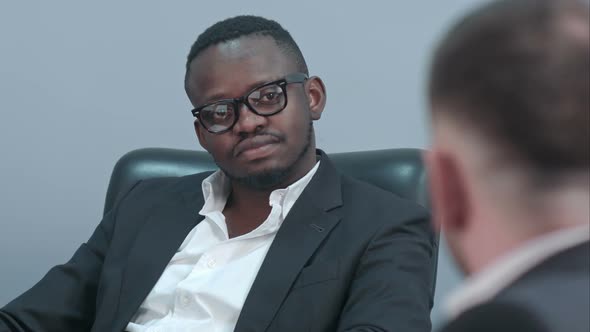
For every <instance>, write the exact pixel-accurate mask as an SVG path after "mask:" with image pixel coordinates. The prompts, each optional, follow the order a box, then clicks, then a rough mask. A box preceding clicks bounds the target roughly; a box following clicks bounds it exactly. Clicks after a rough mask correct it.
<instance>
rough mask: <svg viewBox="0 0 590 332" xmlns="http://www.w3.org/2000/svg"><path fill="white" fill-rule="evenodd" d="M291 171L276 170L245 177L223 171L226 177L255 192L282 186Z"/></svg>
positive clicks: (284, 169) (287, 169)
mask: <svg viewBox="0 0 590 332" xmlns="http://www.w3.org/2000/svg"><path fill="white" fill-rule="evenodd" d="M290 171H291V170H290V168H289V167H287V168H274V169H267V170H264V171H261V172H257V173H253V174H249V175H245V176H236V175H233V174H231V173H229V172H227V171H226V170H223V172H224V173H225V175H226V176H227V177H229V178H230V179H231V180H232V181H235V182H236V183H239V184H242V185H244V186H246V187H248V188H252V189H255V190H265V189H271V188H275V187H277V186H280V185H281V184H282V183H283V182H284V181H285V179H287V177H288V176H289V174H290V173H291V172H290Z"/></svg>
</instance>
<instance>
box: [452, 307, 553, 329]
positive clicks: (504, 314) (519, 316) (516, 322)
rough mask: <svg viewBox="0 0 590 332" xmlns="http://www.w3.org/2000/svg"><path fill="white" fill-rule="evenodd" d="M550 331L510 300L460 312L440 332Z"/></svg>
mask: <svg viewBox="0 0 590 332" xmlns="http://www.w3.org/2000/svg"><path fill="white" fill-rule="evenodd" d="M462 331H465V332H467V331H478V332H487V331H489V332H492V331H493V332H496V331H503V332H521V331H527V332H550V329H549V328H548V327H547V326H546V325H545V324H544V323H543V321H542V320H541V319H540V317H539V316H537V315H535V314H534V313H533V312H532V311H531V310H529V309H528V308H526V307H525V306H522V305H519V304H516V303H511V302H497V301H494V302H489V303H485V304H482V305H479V306H476V307H474V308H471V309H470V310H467V311H466V312H464V313H462V314H461V315H459V317H457V318H456V319H455V320H453V321H451V322H450V323H449V324H447V325H446V326H445V327H444V328H443V329H442V330H441V332H462Z"/></svg>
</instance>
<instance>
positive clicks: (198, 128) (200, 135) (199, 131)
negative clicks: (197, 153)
mask: <svg viewBox="0 0 590 332" xmlns="http://www.w3.org/2000/svg"><path fill="white" fill-rule="evenodd" d="M193 125H194V127H195V134H197V138H198V139H199V144H201V146H202V147H203V149H205V150H206V151H207V152H209V148H208V144H207V138H205V135H206V133H205V131H206V130H205V128H203V126H201V124H200V123H199V120H198V119H195V121H194V122H193Z"/></svg>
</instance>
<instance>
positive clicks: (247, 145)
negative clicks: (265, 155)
mask: <svg viewBox="0 0 590 332" xmlns="http://www.w3.org/2000/svg"><path fill="white" fill-rule="evenodd" d="M279 142H280V139H279V138H278V137H276V136H273V135H268V134H267V135H257V136H254V137H251V138H246V139H244V140H242V141H241V142H240V143H238V145H236V147H235V148H234V157H238V156H239V155H240V154H242V153H244V152H247V151H252V150H256V149H260V148H264V147H265V146H267V145H270V144H276V143H279Z"/></svg>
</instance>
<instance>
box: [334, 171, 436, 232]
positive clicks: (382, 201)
mask: <svg viewBox="0 0 590 332" xmlns="http://www.w3.org/2000/svg"><path fill="white" fill-rule="evenodd" d="M341 185H342V203H343V207H344V209H345V210H347V211H349V212H353V211H357V212H359V213H363V214H366V215H367V216H369V215H373V216H374V215H378V216H381V218H385V219H389V221H390V222H391V220H408V219H429V217H430V213H429V211H428V210H427V209H426V208H425V207H423V206H421V205H419V204H418V203H416V202H413V201H410V200H408V199H405V198H402V197H400V196H398V195H396V194H394V193H392V192H390V191H387V190H384V189H381V188H379V187H377V186H375V185H372V184H370V183H367V182H363V181H360V180H357V179H354V178H352V177H349V176H347V175H341Z"/></svg>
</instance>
